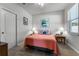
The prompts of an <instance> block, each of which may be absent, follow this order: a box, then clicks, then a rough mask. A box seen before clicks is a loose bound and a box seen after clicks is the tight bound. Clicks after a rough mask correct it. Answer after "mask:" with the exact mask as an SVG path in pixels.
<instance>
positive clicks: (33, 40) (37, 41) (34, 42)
mask: <svg viewBox="0 0 79 59" xmlns="http://www.w3.org/2000/svg"><path fill="white" fill-rule="evenodd" d="M26 45H31V46H37V47H43V48H48V49H50V50H51V51H52V50H54V53H55V54H56V55H60V52H59V48H58V45H57V41H56V39H55V37H54V36H53V35H41V34H33V35H30V36H28V37H26V38H25V41H24V46H26ZM52 52H53V51H52Z"/></svg>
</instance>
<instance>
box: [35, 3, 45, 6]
mask: <svg viewBox="0 0 79 59" xmlns="http://www.w3.org/2000/svg"><path fill="white" fill-rule="evenodd" d="M35 4H36V5H39V6H41V7H43V6H44V3H35Z"/></svg>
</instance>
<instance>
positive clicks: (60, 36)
mask: <svg viewBox="0 0 79 59" xmlns="http://www.w3.org/2000/svg"><path fill="white" fill-rule="evenodd" d="M55 38H56V40H57V42H58V41H59V40H60V41H61V42H64V44H65V40H66V37H65V36H64V35H55Z"/></svg>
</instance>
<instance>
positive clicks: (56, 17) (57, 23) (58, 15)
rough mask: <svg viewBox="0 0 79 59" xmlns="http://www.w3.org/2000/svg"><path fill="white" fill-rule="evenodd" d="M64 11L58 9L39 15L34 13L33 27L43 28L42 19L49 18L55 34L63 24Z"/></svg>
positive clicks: (50, 28)
mask: <svg viewBox="0 0 79 59" xmlns="http://www.w3.org/2000/svg"><path fill="white" fill-rule="evenodd" d="M63 15H64V11H63V10H62V11H56V12H49V13H43V14H38V15H33V20H32V22H33V27H36V28H37V29H39V30H42V27H41V19H43V18H47V19H49V24H50V26H49V30H50V31H51V33H52V34H54V33H55V32H56V31H57V30H58V29H59V28H60V27H62V26H63V19H64V16H63Z"/></svg>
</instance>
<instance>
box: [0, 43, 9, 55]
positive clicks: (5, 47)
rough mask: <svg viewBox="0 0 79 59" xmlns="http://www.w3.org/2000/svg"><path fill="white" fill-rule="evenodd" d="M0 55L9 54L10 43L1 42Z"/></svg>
mask: <svg viewBox="0 0 79 59" xmlns="http://www.w3.org/2000/svg"><path fill="white" fill-rule="evenodd" d="M0 56H8V44H7V43H5V42H0Z"/></svg>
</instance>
